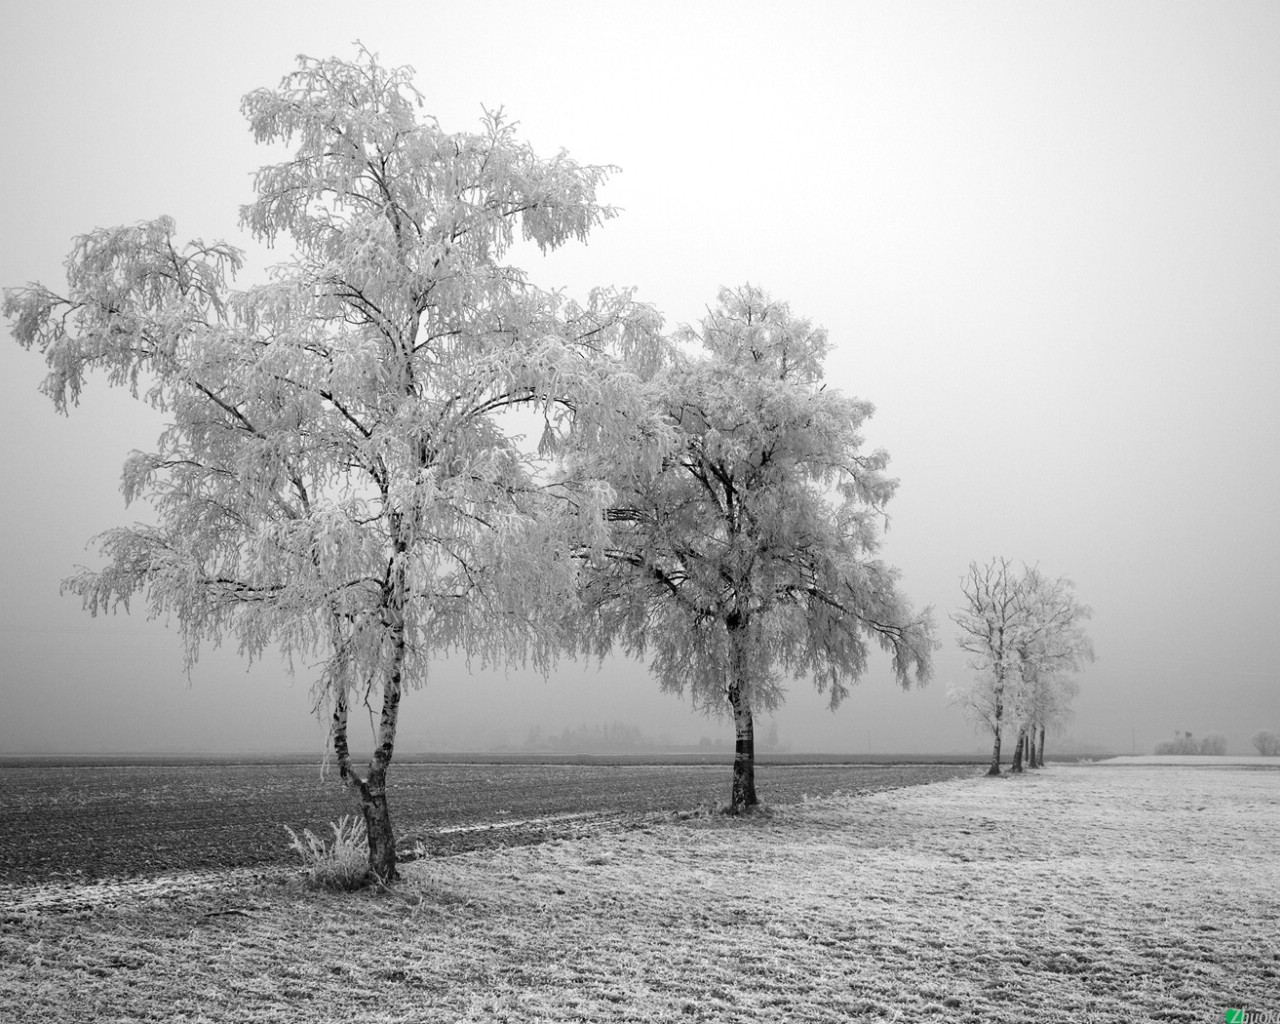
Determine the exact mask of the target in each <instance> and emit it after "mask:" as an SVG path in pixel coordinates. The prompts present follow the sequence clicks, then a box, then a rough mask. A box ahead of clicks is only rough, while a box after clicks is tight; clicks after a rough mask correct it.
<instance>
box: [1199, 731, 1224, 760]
mask: <svg viewBox="0 0 1280 1024" xmlns="http://www.w3.org/2000/svg"><path fill="white" fill-rule="evenodd" d="M1226 752H1227V738H1226V736H1224V735H1223V734H1222V733H1220V732H1211V733H1209V735H1208V736H1206V737H1205V738H1204V739H1202V740H1201V741H1200V753H1202V754H1211V755H1214V756H1217V757H1221V756H1222V755H1223V754H1225V753H1226Z"/></svg>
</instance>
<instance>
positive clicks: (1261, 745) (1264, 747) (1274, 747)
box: [1249, 729, 1280, 757]
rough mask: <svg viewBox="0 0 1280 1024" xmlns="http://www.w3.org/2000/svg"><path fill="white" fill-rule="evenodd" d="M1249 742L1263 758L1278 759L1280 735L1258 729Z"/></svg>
mask: <svg viewBox="0 0 1280 1024" xmlns="http://www.w3.org/2000/svg"><path fill="white" fill-rule="evenodd" d="M1249 742H1250V743H1252V744H1253V746H1254V749H1255V750H1257V751H1258V753H1259V754H1261V755H1262V756H1263V757H1280V733H1276V732H1273V731H1272V730H1270V729H1259V730H1258V731H1257V732H1255V733H1254V734H1253V735H1252V736H1251V737H1250V738H1249Z"/></svg>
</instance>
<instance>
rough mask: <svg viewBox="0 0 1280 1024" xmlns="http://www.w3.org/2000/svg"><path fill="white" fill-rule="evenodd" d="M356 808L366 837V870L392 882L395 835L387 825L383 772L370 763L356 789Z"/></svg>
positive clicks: (385, 784) (387, 809)
mask: <svg viewBox="0 0 1280 1024" xmlns="http://www.w3.org/2000/svg"><path fill="white" fill-rule="evenodd" d="M360 812H361V813H362V814H363V815H364V827H365V832H366V833H367V834H368V837H369V872H370V874H372V875H373V877H375V878H376V879H378V880H379V881H380V882H393V881H395V880H396V879H397V878H399V877H400V873H399V872H398V871H396V836H395V831H394V830H393V829H392V827H391V810H390V808H389V807H388V806H387V773H386V770H385V769H380V768H376V767H371V768H370V771H369V777H368V779H366V781H365V787H364V789H363V790H362V791H361V793H360Z"/></svg>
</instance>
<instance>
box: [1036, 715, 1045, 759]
mask: <svg viewBox="0 0 1280 1024" xmlns="http://www.w3.org/2000/svg"><path fill="white" fill-rule="evenodd" d="M1036 757H1037V758H1039V759H1040V767H1041V768H1043V767H1044V726H1043V725H1042V726H1040V745H1039V746H1038V747H1037V748H1036Z"/></svg>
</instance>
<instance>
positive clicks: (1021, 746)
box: [1010, 728, 1027, 773]
mask: <svg viewBox="0 0 1280 1024" xmlns="http://www.w3.org/2000/svg"><path fill="white" fill-rule="evenodd" d="M1026 746H1027V730H1026V729H1025V728H1022V729H1019V730H1018V745H1017V746H1015V747H1014V748H1013V767H1012V768H1011V769H1010V771H1013V772H1018V773H1021V771H1022V752H1023V751H1024V750H1025V749H1026Z"/></svg>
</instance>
